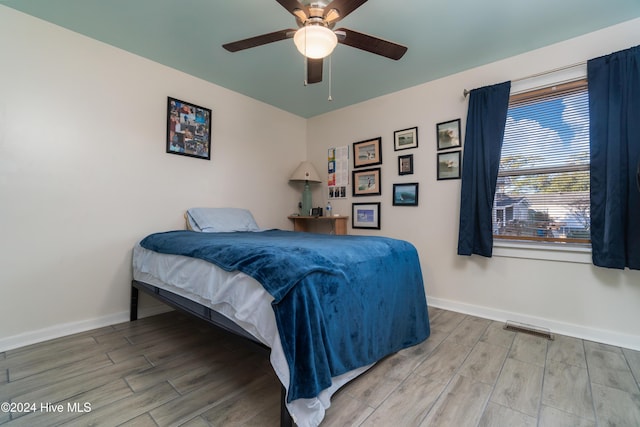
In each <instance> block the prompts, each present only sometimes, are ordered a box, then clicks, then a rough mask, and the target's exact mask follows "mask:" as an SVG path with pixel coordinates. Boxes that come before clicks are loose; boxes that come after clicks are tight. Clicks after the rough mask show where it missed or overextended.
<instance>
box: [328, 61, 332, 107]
mask: <svg viewBox="0 0 640 427" xmlns="http://www.w3.org/2000/svg"><path fill="white" fill-rule="evenodd" d="M332 57H333V55H329V99H328V101H333V97H332V96H331V68H333V67H332V66H331V64H332V63H333V59H332Z"/></svg>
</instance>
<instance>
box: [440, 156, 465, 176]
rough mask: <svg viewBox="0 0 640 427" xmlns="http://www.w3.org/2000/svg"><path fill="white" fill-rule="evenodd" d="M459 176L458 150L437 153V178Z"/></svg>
mask: <svg viewBox="0 0 640 427" xmlns="http://www.w3.org/2000/svg"><path fill="white" fill-rule="evenodd" d="M459 178H460V150H457V151H450V152H447V153H438V180H441V179H459Z"/></svg>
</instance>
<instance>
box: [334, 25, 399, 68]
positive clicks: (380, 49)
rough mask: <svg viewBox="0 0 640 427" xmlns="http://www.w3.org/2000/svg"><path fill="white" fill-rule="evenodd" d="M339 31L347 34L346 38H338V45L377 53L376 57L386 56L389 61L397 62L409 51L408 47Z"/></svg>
mask: <svg viewBox="0 0 640 427" xmlns="http://www.w3.org/2000/svg"><path fill="white" fill-rule="evenodd" d="M338 31H342V32H344V33H345V37H344V38H343V37H338V43H342V44H345V45H347V46H351V47H355V48H356V49H361V50H364V51H367V52H371V53H375V54H376V55H380V56H384V57H386V58H389V59H395V60H396V61H397V60H398V59H400V58H402V56H403V55H404V54H405V52H406V51H407V47H406V46H402V45H399V44H397V43H393V42H390V41H387V40H382V39H379V38H377V37H374V36H369V35H367V34H363V33H359V32H357V31H353V30H348V29H346V28H339V29H337V30H336V32H338Z"/></svg>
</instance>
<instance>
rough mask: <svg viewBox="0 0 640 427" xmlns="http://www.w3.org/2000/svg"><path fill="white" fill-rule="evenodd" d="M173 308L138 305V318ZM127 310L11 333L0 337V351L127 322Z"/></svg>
mask: <svg viewBox="0 0 640 427" xmlns="http://www.w3.org/2000/svg"><path fill="white" fill-rule="evenodd" d="M171 310H173V309H172V308H171V307H169V306H167V305H164V304H163V305H154V306H152V307H148V308H142V307H140V308H139V309H138V318H143V317H149V316H155V315H156V314H161V313H165V312H167V311H171ZM128 321H129V311H122V312H120V313H114V314H109V315H107V316H102V317H96V318H94V319H88V320H81V321H79V322H70V323H63V324H60V325H55V326H51V327H48V328H44V329H39V330H37V331H31V332H25V333H22V334H18V335H13V336H11V337H7V338H0V353H1V352H3V351H8V350H13V349H16V348H20V347H24V346H27V345H31V344H36V343H39V342H43V341H48V340H52V339H55V338H60V337H64V336H67V335H72V334H77V333H80V332H86V331H90V330H91V329H97V328H103V327H105V326H110V325H115V324H117V323H122V322H128Z"/></svg>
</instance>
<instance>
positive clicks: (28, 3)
mask: <svg viewBox="0 0 640 427" xmlns="http://www.w3.org/2000/svg"><path fill="white" fill-rule="evenodd" d="M0 4H4V5H6V6H8V7H11V8H14V9H17V10H20V11H22V12H25V13H27V14H30V15H33V16H36V17H38V18H41V19H44V20H46V21H50V22H53V23H55V24H57V25H60V26H62V27H65V28H69V29H71V30H73V31H76V32H78V33H81V34H85V35H87V36H89V37H92V38H95V39H97V40H100V41H103V42H105V43H108V44H111V45H113V46H117V47H119V48H122V49H124V50H127V51H130V52H133V53H135V54H138V55H140V56H143V57H146V58H149V59H151V60H153V61H156V62H159V63H161V64H165V65H168V66H170V67H173V68H176V69H179V70H182V71H184V72H186V73H189V74H192V75H194V76H197V77H199V78H202V79H204V80H208V81H210V82H213V83H216V84H218V85H220V86H223V87H226V88H229V89H231V90H234V91H237V92H240V93H243V94H245V95H248V96H250V97H252V98H255V99H258V100H261V101H264V102H266V103H268V104H271V105H274V106H276V107H278V108H281V109H283V110H287V111H290V112H292V113H294V114H297V115H299V116H302V117H312V116H315V115H318V114H322V113H325V112H327V111H331V110H335V109H337V108H342V107H344V106H347V105H351V104H354V103H358V102H361V101H365V100H367V99H370V98H373V97H377V96H380V95H384V94H387V93H391V92H395V91H398V90H401V89H404V88H407V87H411V86H415V85H418V84H421V83H424V82H427V81H430V80H434V79H437V78H440V77H443V76H446V75H449V74H453V73H456V72H460V71H463V70H466V69H469V68H472V67H476V66H479V65H483V64H487V63H490V62H493V61H496V60H499V59H503V58H506V57H509V56H513V55H517V54H519V53H523V52H526V51H529V50H532V49H536V48H540V47H543V46H546V45H549V44H552V43H556V42H559V41H562V40H566V39H569V38H572V37H576V36H579V35H582V34H585V33H588V32H592V31H595V30H598V29H601V28H604V27H608V26H611V25H614V24H617V23H621V22H624V21H628V20H630V19H634V18H637V17H640V0H561V1H560V0H535V1H534V0H484V1H477V0H458V1H451V0H449V1H447V0H408V1H403V2H392V1H389V0H369V1H368V2H367V3H365V4H364V5H362V6H361V7H360V8H358V9H357V10H355V11H354V12H353V13H352V14H351V15H349V16H347V17H346V18H345V19H344V20H342V21H341V22H340V23H339V25H338V26H340V27H347V28H349V29H353V30H356V31H359V32H364V33H367V34H371V35H375V36H377V37H380V38H383V39H387V40H391V41H394V42H397V43H400V44H403V45H405V46H407V47H408V48H409V50H408V52H407V54H406V55H405V56H404V57H403V58H402V59H401V60H400V61H397V62H396V61H392V60H389V59H386V58H383V57H379V56H377V55H373V54H370V53H367V52H363V51H360V50H357V49H354V48H351V47H348V46H344V45H338V47H337V48H336V50H335V52H334V54H333V55H332V59H331V62H332V95H333V101H331V102H329V101H328V100H327V97H328V95H329V86H328V80H329V79H328V71H327V69H326V68H325V78H324V81H323V82H322V83H319V84H315V85H309V86H307V87H305V86H304V85H303V81H304V62H303V58H302V56H301V55H300V54H299V53H298V52H297V50H296V48H295V46H294V44H293V41H292V40H284V41H280V42H276V43H272V44H269V45H265V46H261V47H256V48H253V49H249V50H245V51H241V52H236V53H229V52H227V51H226V50H224V49H222V47H221V45H222V44H224V43H227V42H231V41H236V40H239V39H243V38H247V37H251V36H255V35H260V34H264V33H268V32H272V31H276V30H281V29H285V28H295V27H296V25H295V20H294V18H293V16H292V15H290V14H289V13H288V12H287V11H286V10H285V9H284V8H283V7H282V6H280V5H279V4H278V3H277V2H276V1H274V0H236V1H232V0H1V1H0ZM0 13H2V9H1V8H0ZM639 31H640V29H639ZM327 62H328V61H325V63H327Z"/></svg>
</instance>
